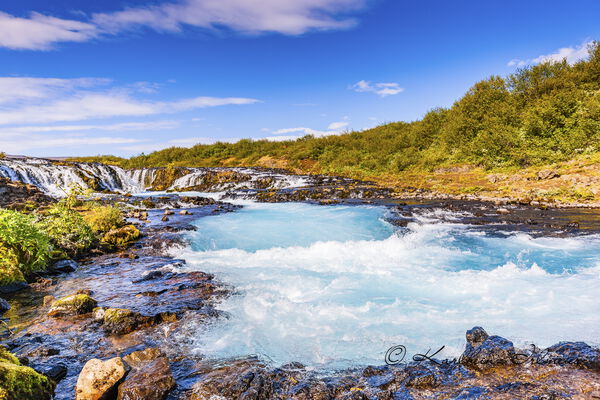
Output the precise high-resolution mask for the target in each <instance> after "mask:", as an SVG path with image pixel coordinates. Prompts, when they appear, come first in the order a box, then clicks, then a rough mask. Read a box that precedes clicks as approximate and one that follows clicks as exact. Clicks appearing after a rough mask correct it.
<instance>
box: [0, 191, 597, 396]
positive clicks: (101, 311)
mask: <svg viewBox="0 0 600 400" xmlns="http://www.w3.org/2000/svg"><path fill="white" fill-rule="evenodd" d="M29 189H31V190H33V189H32V188H29ZM390 194H391V193H390V191H388V190H385V189H379V188H376V187H374V186H372V185H371V184H369V183H362V182H356V181H344V182H342V181H333V182H332V181H329V180H324V181H323V182H321V184H320V185H315V186H313V187H300V188H289V189H252V190H246V191H239V190H238V191H236V192H231V193H229V194H228V196H229V197H232V198H240V197H242V198H252V199H256V200H258V201H266V202H270V201H273V202H285V201H309V202H313V203H317V204H323V205H327V204H338V203H344V204H364V203H372V204H382V205H385V206H387V207H389V209H390V210H391V212H392V213H391V215H392V217H390V221H391V222H392V223H394V224H396V225H399V226H404V225H406V224H407V223H409V222H412V221H414V220H415V218H417V217H422V216H423V215H427V213H429V212H432V211H435V210H451V211H454V212H455V213H454V214H453V217H452V218H457V217H456V216H457V215H458V216H459V217H458V218H459V219H460V221H461V222H464V223H468V224H473V225H479V226H484V227H490V229H497V227H498V226H502V227H508V228H515V227H518V229H519V230H522V231H526V232H529V233H531V234H534V235H570V234H582V233H597V232H600V218H598V215H597V214H596V213H595V212H594V210H581V209H577V210H558V209H552V208H546V207H543V206H541V205H540V206H536V207H532V206H530V205H527V206H526V205H520V204H508V205H501V206H500V205H498V204H495V203H489V202H476V201H467V202H465V201H437V202H432V201H428V202H425V201H412V200H407V199H404V200H400V199H390ZM96 200H97V201H101V202H108V203H112V202H116V201H120V202H125V203H127V204H130V205H134V206H136V207H137V208H132V210H131V211H130V213H129V221H128V222H129V223H133V224H134V225H135V226H136V227H137V228H138V229H139V230H140V231H141V233H142V237H141V239H139V240H138V241H137V242H135V243H134V244H133V245H132V246H131V247H129V248H128V249H126V250H123V251H121V252H119V253H109V254H104V253H103V254H96V255H94V254H90V255H89V256H88V257H87V258H84V259H82V260H80V261H79V263H78V264H75V263H73V264H69V265H64V266H62V267H61V268H57V269H55V270H54V271H53V275H47V276H41V277H39V278H38V279H37V281H36V282H34V283H32V284H31V285H30V287H29V288H28V289H25V290H21V291H18V292H16V293H12V294H10V295H8V296H7V300H8V301H9V303H10V306H11V309H10V310H7V311H6V313H5V314H4V317H5V318H7V319H8V323H9V325H10V327H11V330H12V331H13V332H14V333H13V334H12V335H9V336H8V337H6V338H5V340H4V341H3V343H2V344H3V345H4V346H6V347H7V349H8V350H9V351H10V352H12V353H14V354H15V355H16V356H17V357H18V358H19V362H20V363H21V364H22V365H29V366H31V367H32V368H34V369H35V370H36V371H38V372H39V373H42V374H44V375H46V376H47V377H49V378H50V379H51V380H52V382H54V383H56V387H55V388H53V390H54V393H55V395H54V396H55V397H54V398H56V399H72V398H77V399H80V400H84V399H100V398H104V399H108V398H118V399H190V400H204V399H206V400H209V399H211V400H214V399H382V400H383V399H386V400H387V399H476V398H481V399H484V398H494V399H496V398H498V399H513V398H528V399H558V398H574V399H593V398H600V351H599V350H598V349H594V348H591V347H590V346H588V345H586V344H584V343H580V342H574V343H573V342H570V343H560V344H557V345H554V346H551V347H549V348H547V349H538V348H535V347H532V348H528V349H515V348H514V346H513V344H512V343H511V342H510V341H508V340H506V339H503V338H502V337H499V336H489V335H488V334H487V333H486V332H485V331H484V330H483V329H482V328H477V327H476V328H473V329H471V330H469V331H468V332H467V335H466V342H467V346H466V350H465V352H464V354H463V355H462V357H460V358H459V359H456V360H438V359H436V358H435V357H434V356H431V354H432V352H427V353H425V354H424V355H422V356H421V358H418V357H417V358H416V359H413V360H402V361H403V362H402V363H398V364H395V365H385V364H383V361H384V360H383V358H382V365H380V366H372V367H366V368H360V369H354V370H345V371H315V370H313V369H311V368H307V367H305V366H303V365H301V364H299V363H292V364H288V365H284V366H281V367H279V368H275V367H273V366H271V365H269V364H266V363H264V362H263V361H262V360H260V359H257V358H253V357H249V358H244V359H236V360H219V361H214V360H206V359H203V358H202V357H201V356H200V355H195V354H196V353H194V352H193V351H192V349H191V348H187V346H186V342H185V340H181V338H183V337H185V336H186V334H189V331H190V329H194V328H193V327H194V326H196V324H198V323H205V322H207V321H211V320H214V319H215V318H219V317H223V315H222V314H221V313H220V311H219V310H218V303H219V301H220V300H221V299H223V298H224V297H225V296H228V295H230V294H231V293H234V292H235V288H232V287H228V286H227V285H225V284H223V283H222V282H219V281H216V280H215V279H214V277H213V276H211V275H210V274H205V273H202V272H182V271H181V268H180V267H181V266H183V265H184V264H185V261H184V260H177V259H174V258H172V257H171V256H169V255H168V254H167V253H166V252H165V251H166V250H167V249H169V248H171V247H172V246H173V245H177V244H181V240H182V235H181V233H182V232H185V231H187V230H193V229H195V228H194V226H193V225H192V224H191V222H192V221H193V220H195V219H197V218H200V217H202V216H205V215H211V214H216V213H223V212H232V211H235V209H236V207H238V206H234V205H232V204H230V203H226V202H221V201H216V200H213V199H208V198H201V197H185V196H180V195H177V194H171V195H164V196H159V197H155V198H152V199H149V198H137V197H135V196H130V195H126V196H116V197H115V196H109V197H105V198H98V199H96ZM17 203H19V202H17ZM438 217H439V216H438ZM441 218H442V219H443V216H442V217H441ZM465 328H466V327H465ZM505 333H510V332H505ZM44 396H45V397H44ZM50 396H51V393H50V390H49V389H48V388H45V389H43V390H42V391H41V392H39V393H38V394H37V395H36V398H50ZM9 398H10V397H9Z"/></svg>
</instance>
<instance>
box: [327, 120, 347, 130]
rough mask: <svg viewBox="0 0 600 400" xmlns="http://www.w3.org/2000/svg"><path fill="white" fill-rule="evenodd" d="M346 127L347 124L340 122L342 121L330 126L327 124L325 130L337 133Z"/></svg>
mask: <svg viewBox="0 0 600 400" xmlns="http://www.w3.org/2000/svg"><path fill="white" fill-rule="evenodd" d="M347 126H348V122H342V121H340V122H332V123H331V124H329V126H328V127H327V129H329V130H332V131H339V130H340V129H343V128H345V127H347Z"/></svg>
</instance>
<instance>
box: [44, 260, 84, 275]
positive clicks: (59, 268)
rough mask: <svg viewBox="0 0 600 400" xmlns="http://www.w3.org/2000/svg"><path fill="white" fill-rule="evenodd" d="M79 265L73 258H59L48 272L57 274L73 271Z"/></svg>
mask: <svg viewBox="0 0 600 400" xmlns="http://www.w3.org/2000/svg"><path fill="white" fill-rule="evenodd" d="M77 267H79V265H78V264H77V263H76V262H75V261H73V260H60V261H57V262H55V263H54V264H53V265H52V266H51V267H50V268H49V272H54V273H58V274H65V273H68V272H74V271H75V270H76V269H77Z"/></svg>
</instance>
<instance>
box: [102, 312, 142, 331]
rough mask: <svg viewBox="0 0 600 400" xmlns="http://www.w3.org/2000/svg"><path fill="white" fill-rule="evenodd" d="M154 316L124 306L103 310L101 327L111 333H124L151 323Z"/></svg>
mask: <svg viewBox="0 0 600 400" xmlns="http://www.w3.org/2000/svg"><path fill="white" fill-rule="evenodd" d="M153 322H154V318H152V317H146V316H143V315H141V314H140V313H138V312H135V311H131V310H128V309H125V308H108V309H106V310H104V320H103V328H104V330H105V331H106V332H107V333H109V334H112V335H125V334H127V333H130V332H133V331H135V330H137V329H139V328H142V327H144V326H149V325H152V323H153Z"/></svg>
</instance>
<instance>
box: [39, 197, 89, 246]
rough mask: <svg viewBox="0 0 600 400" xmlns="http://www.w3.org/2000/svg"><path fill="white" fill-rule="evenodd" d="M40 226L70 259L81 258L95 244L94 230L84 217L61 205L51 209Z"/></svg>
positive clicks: (41, 219)
mask: <svg viewBox="0 0 600 400" xmlns="http://www.w3.org/2000/svg"><path fill="white" fill-rule="evenodd" d="M38 226H39V227H40V229H41V230H42V231H43V232H45V233H46V234H47V235H48V236H49V237H50V240H51V241H52V243H53V244H54V245H55V246H56V247H58V248H60V249H61V250H63V251H64V252H65V254H66V255H67V256H69V257H77V256H80V255H81V254H83V253H84V252H85V251H86V250H87V249H88V248H89V247H90V246H91V245H92V243H93V242H94V233H93V232H92V228H90V226H89V225H88V224H87V222H86V221H85V220H84V219H83V217H82V216H81V215H80V214H79V213H78V212H77V211H74V210H71V209H69V208H66V207H65V206H64V205H61V204H57V205H55V206H53V207H52V208H50V209H49V210H48V211H47V212H46V214H44V215H43V216H42V217H41V218H40V220H39V222H38Z"/></svg>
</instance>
